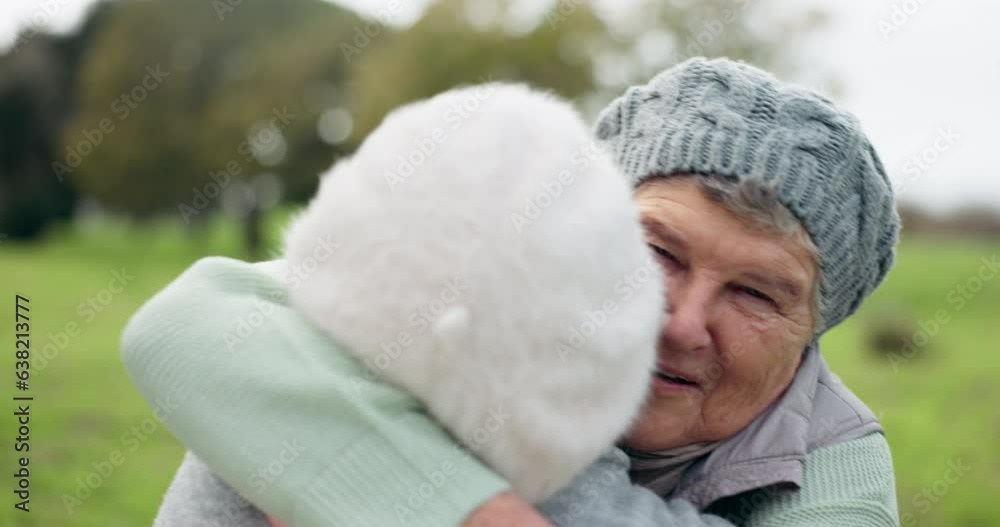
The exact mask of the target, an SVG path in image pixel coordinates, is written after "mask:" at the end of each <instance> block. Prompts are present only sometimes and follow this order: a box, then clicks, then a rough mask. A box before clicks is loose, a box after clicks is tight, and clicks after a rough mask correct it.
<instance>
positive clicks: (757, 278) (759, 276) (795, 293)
mask: <svg viewBox="0 0 1000 527" xmlns="http://www.w3.org/2000/svg"><path fill="white" fill-rule="evenodd" d="M743 276H744V277H745V278H746V279H747V280H749V281H751V282H756V283H759V284H765V285H767V286H770V287H773V288H775V289H777V290H778V291H781V292H782V293H783V294H785V295H786V296H787V297H788V298H789V299H790V300H793V301H795V300H798V299H799V297H801V296H802V287H801V286H800V285H799V284H798V283H797V282H796V281H795V280H791V279H788V278H785V277H784V276H776V275H772V274H766V273H758V272H753V271H751V272H747V273H743Z"/></svg>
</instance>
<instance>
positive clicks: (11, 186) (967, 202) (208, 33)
mask: <svg viewBox="0 0 1000 527" xmlns="http://www.w3.org/2000/svg"><path fill="white" fill-rule="evenodd" d="M998 15H1000V5H998V4H997V3H996V2H987V1H968V2H961V3H958V2H943V1H940V0H920V1H918V0H896V1H888V0H886V1H875V2H872V1H866V0H852V1H845V2H820V1H799V2H791V1H777V0H775V1H754V2H750V1H722V0H702V1H693V0H687V1H682V0H671V1H666V0H659V1H646V0H621V1H615V0H605V1H599V0H595V1H593V2H589V1H586V0H562V1H555V0H548V1H546V0H509V1H501V0H439V1H437V2H430V3H429V2H426V1H404V0H350V1H348V0H344V1H343V2H342V3H337V2H325V1H321V0H281V1H280V2H279V1H277V0H275V1H270V2H266V1H256V2H250V1H246V0H214V1H210V0H170V1H159V0H134V1H118V2H96V1H94V0H31V1H24V0H14V1H11V0H5V3H4V5H3V7H0V48H2V49H0V277H2V280H3V282H2V283H3V289H2V291H0V293H2V295H3V297H4V302H3V303H4V307H2V308H0V315H2V316H0V319H2V320H4V321H5V322H3V323H2V324H0V341H2V342H4V343H5V344H6V345H7V347H8V349H9V348H12V347H13V345H14V340H15V338H14V332H15V331H14V326H13V319H14V316H13V311H14V306H13V304H14V296H15V294H22V295H25V296H27V297H29V298H30V302H31V303H30V306H31V309H32V311H31V315H32V328H33V329H32V343H33V348H34V350H35V358H34V360H35V362H34V364H33V374H32V378H31V386H30V391H29V393H30V394H31V395H34V396H35V401H34V402H33V404H32V421H31V426H32V444H31V447H32V450H31V465H30V467H31V469H32V488H31V491H32V494H31V508H32V512H31V513H30V514H24V513H22V512H20V511H17V510H15V509H14V508H13V503H14V501H15V500H14V497H13V496H12V495H11V494H10V489H11V488H12V485H13V483H12V481H13V478H11V477H10V476H9V475H5V476H4V477H3V485H2V489H3V495H4V496H5V498H4V499H3V503H2V505H0V507H2V508H0V511H2V512H0V525H4V526H7V525H10V526H14V525H16V526H24V527H34V526H45V527H49V526H95V527H96V526H101V527H118V526H122V527H125V526H128V527H131V526H145V525H150V524H151V522H152V518H153V516H154V514H155V511H156V509H157V506H158V504H159V501H160V499H161V498H162V495H163V492H164V490H165V489H166V486H167V484H168V482H169V481H170V479H171V477H172V475H173V472H174V470H175V469H176V467H177V465H178V463H179V461H180V458H181V455H182V453H183V448H182V447H181V445H180V444H179V443H178V442H177V441H176V440H175V439H174V438H173V437H172V436H171V435H170V434H169V432H167V431H166V430H164V429H163V427H162V426H159V424H158V422H156V421H155V420H154V419H153V416H152V413H151V410H150V408H149V407H148V406H147V405H146V404H145V402H144V401H143V400H142V399H141V398H140V396H139V394H138V392H137V391H136V390H135V388H134V387H133V386H132V385H131V384H130V381H129V379H128V377H127V375H126V372H125V370H124V368H123V367H122V365H121V362H120V360H119V349H118V343H119V336H120V334H121V330H122V328H123V325H124V324H125V322H126V320H127V319H128V317H129V316H130V314H131V313H133V312H134V311H135V310H136V309H137V308H138V307H139V306H140V305H141V304H142V303H143V302H144V301H145V300H146V299H148V298H149V297H150V296H151V295H152V294H153V293H155V292H156V291H157V290H159V289H160V288H162V287H163V286H164V285H165V284H166V283H167V282H168V281H170V280H171V279H172V278H173V277H175V276H177V275H178V274H179V273H180V272H181V271H182V270H183V269H185V268H186V267H187V266H188V265H190V264H191V263H192V262H193V261H195V260H196V259H198V258H200V257H202V256H205V255H212V254H216V255H228V256H233V257H238V258H243V259H253V260H259V259H267V258H270V257H272V256H274V255H275V254H276V252H275V251H276V250H277V248H278V246H279V241H280V234H281V230H282V227H283V225H284V223H285V222H286V221H287V220H288V218H289V217H290V215H291V214H292V213H293V212H294V210H295V209H296V207H299V206H301V204H302V203H303V202H304V200H306V199H307V198H308V197H309V196H310V195H311V193H312V192H313V191H314V189H315V188H316V184H317V177H318V174H319V173H321V172H322V171H323V170H324V169H325V168H326V167H328V166H329V165H330V164H331V163H332V162H333V161H334V160H336V159H338V158H340V157H342V156H345V155H348V154H349V153H350V152H351V151H352V150H353V149H354V148H356V147H357V145H358V144H359V143H360V141H361V140H362V139H363V138H364V137H365V135H366V134H367V133H368V132H369V131H370V130H372V129H373V128H374V127H375V126H376V125H377V124H378V123H379V121H380V120H381V119H382V118H383V117H384V115H385V114H386V112H388V111H389V110H391V109H392V108H394V107H396V106H398V105H400V104H402V103H405V102H408V101H412V100H416V99H420V98H423V97H427V96H429V95H432V94H434V93H437V92H440V91H442V90H445V89H448V88H451V87H454V86H456V85H461V84H468V83H475V82H480V81H482V80H486V79H493V80H505V79H506V80H522V81H527V82H530V83H532V84H534V85H537V86H541V87H544V88H548V89H550V90H552V91H554V92H556V93H558V94H561V95H563V96H565V97H568V98H571V99H572V100H573V101H574V102H575V103H576V104H577V105H578V107H579V108H580V109H581V111H583V112H584V113H585V115H587V116H588V118H593V117H594V116H595V114H596V112H597V111H598V110H599V109H600V108H601V107H602V106H603V105H605V104H607V103H608V102H609V101H610V100H611V99H612V98H613V97H614V96H615V95H617V94H619V93H621V92H622V91H623V90H624V88H625V87H626V86H628V85H630V84H633V83H639V82H643V81H645V80H647V79H648V78H649V77H651V76H652V75H653V74H655V73H656V72H657V71H659V70H661V69H663V68H665V67H668V66H670V65H672V64H676V63H678V62H680V61H682V60H684V59H686V58H688V57H690V56H695V55H706V56H730V57H734V58H741V59H745V60H748V61H751V62H753V63H755V64H757V65H760V66H762V67H764V68H767V69H770V70H772V71H774V72H775V73H776V74H777V75H779V76H780V77H783V78H785V79H789V80H793V81H796V82H799V83H802V84H804V85H807V86H810V87H812V88H814V89H817V90H820V91H822V92H824V93H827V94H829V95H830V96H831V97H833V98H835V99H837V100H839V101H843V104H844V105H845V106H846V107H848V108H849V109H851V110H852V111H854V112H855V113H856V114H858V116H859V117H860V118H861V120H862V123H863V124H864V125H865V127H866V128H867V129H868V130H869V131H870V133H871V135H872V137H873V140H874V142H875V144H876V147H877V148H879V150H880V152H881V153H882V157H883V161H884V162H885V164H886V167H887V170H888V171H889V174H890V176H891V178H892V180H893V184H894V186H895V187H896V190H897V194H898V196H899V200H900V206H901V214H902V216H903V219H904V236H903V241H902V244H901V247H900V252H899V255H898V263H897V265H896V267H895V269H894V271H893V272H892V273H891V274H890V276H889V278H888V281H887V282H886V283H885V285H884V286H883V287H882V288H881V289H879V291H877V292H876V294H875V295H874V297H873V298H872V299H871V300H870V301H869V302H868V303H867V304H866V305H865V306H864V307H863V309H862V310H861V311H860V312H859V313H858V314H857V315H856V316H855V317H853V318H852V319H851V320H850V321H849V322H847V323H845V324H843V325H842V326H841V327H839V328H837V329H836V330H834V331H832V332H831V333H830V334H829V335H828V336H826V337H825V338H824V341H823V343H822V346H823V349H824V354H825V356H826V357H827V359H828V361H829V362H830V363H831V365H832V366H833V368H834V370H835V371H837V372H838V373H839V374H840V375H841V377H842V378H843V379H844V381H845V382H846V383H847V384H848V385H849V386H850V387H851V388H852V389H853V390H854V391H855V392H856V393H857V394H858V395H859V396H860V397H861V398H862V399H863V400H865V401H866V402H867V403H868V404H869V405H870V406H871V407H872V409H873V410H875V412H876V413H878V414H879V415H880V416H881V418H882V421H883V424H884V425H885V428H886V431H887V437H888V439H889V442H890V444H891V446H892V451H893V459H894V463H895V466H896V471H897V472H896V475H897V495H898V500H899V505H900V512H901V517H902V520H903V525H904V526H928V527H930V526H951V525H963V526H976V525H982V526H995V525H1000V504H998V503H997V498H996V497H997V496H998V495H1000V452H998V447H1000V410H998V409H1000V389H998V387H997V379H998V378H1000V353H998V352H1000V279H995V276H994V275H996V274H997V273H998V272H1000V271H998V270H997V269H996V263H995V262H997V258H998V257H1000V171H998V169H997V168H996V167H997V164H996V161H995V158H993V157H992V156H994V155H995V153H996V148H995V146H994V144H993V142H994V141H995V140H996V139H997V137H998V136H997V134H996V131H995V130H996V127H997V122H998V120H1000V103H998V101H997V99H996V94H997V93H1000V37H998V33H997V32H996V31H995V30H994V28H993V26H994V25H995V23H996V22H995V21H996V20H997V19H998ZM43 353H44V354H43ZM3 361H4V364H3V366H2V368H0V371H2V372H3V375H2V383H0V384H2V387H0V393H2V395H3V397H2V399H3V400H5V401H9V400H10V399H9V397H10V396H13V395H20V393H18V392H17V391H16V390H15V388H14V381H15V379H14V378H13V377H14V376H13V374H12V372H13V366H14V364H13V361H14V358H13V353H10V354H5V355H4V356H3ZM5 404H7V406H5V407H4V408H3V410H2V412H0V415H2V417H0V434H2V436H3V439H2V440H0V444H2V445H4V446H3V447H2V448H0V467H2V470H3V472H4V474H7V472H8V470H13V467H15V459H14V456H13V454H14V452H13V449H12V448H10V447H9V446H10V445H9V444H10V443H11V442H12V437H8V436H12V435H13V431H14V430H16V427H15V422H14V418H13V416H12V415H11V413H12V411H13V407H10V408H8V407H9V406H10V404H9V403H5ZM8 410H10V411H8ZM116 450H117V451H120V452H122V453H123V455H124V461H123V462H122V463H121V464H120V465H116V466H115V467H114V469H113V472H112V473H110V474H107V475H104V474H100V473H99V471H98V470H97V469H96V468H95V467H99V466H101V465H102V464H104V463H105V462H106V461H108V459H109V456H110V455H111V454H112V452H114V451H116Z"/></svg>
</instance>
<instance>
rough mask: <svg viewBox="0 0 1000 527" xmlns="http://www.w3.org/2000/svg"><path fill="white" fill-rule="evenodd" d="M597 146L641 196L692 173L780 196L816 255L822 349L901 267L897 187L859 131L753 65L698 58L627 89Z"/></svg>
mask: <svg viewBox="0 0 1000 527" xmlns="http://www.w3.org/2000/svg"><path fill="white" fill-rule="evenodd" d="M597 136H598V138H599V139H600V140H601V141H602V142H604V143H605V144H606V145H607V146H608V147H609V149H610V150H611V151H612V153H613V155H614V156H615V160H616V161H617V162H618V163H619V165H620V166H621V167H622V168H623V169H624V170H625V172H626V174H628V175H629V177H631V178H632V180H633V181H634V183H635V184H636V185H638V184H639V183H641V182H642V181H643V180H645V179H647V178H649V177H651V176H655V175H670V174H678V173H692V174H698V175H701V176H707V177H725V178H729V179H731V180H735V181H737V182H739V181H747V180H757V181H759V182H761V183H763V184H765V185H766V186H767V187H769V188H772V189H773V190H774V192H775V194H776V196H777V198H778V200H779V201H780V202H781V203H782V204H783V205H784V206H785V207H786V208H788V210H789V211H790V212H791V213H792V214H793V215H794V216H795V217H796V218H798V220H799V221H800V222H801V223H802V225H803V226H804V228H805V230H806V231H807V232H808V233H809V236H810V237H811V238H812V241H813V243H814V244H815V245H816V248H817V249H818V251H819V266H820V273H819V274H820V299H819V308H820V321H821V323H820V326H819V327H818V328H817V331H816V334H815V338H818V337H819V335H821V334H822V333H824V332H825V331H826V330H827V329H829V328H831V327H833V326H835V325H837V324H838V323H840V322H841V321H842V320H844V319H845V318H847V317H848V316H850V315H851V314H852V313H854V312H855V311H856V310H857V308H858V306H860V305H861V302H862V300H864V298H865V297H866V296H868V294H869V293H871V292H872V291H873V290H874V289H875V287H876V286H878V284H879V283H880V282H881V281H882V279H883V278H884V277H885V275H886V273H887V272H888V271H889V268H890V267H891V266H892V262H893V259H894V255H895V245H896V240H897V239H898V235H899V216H898V214H897V213H896V209H895V205H894V201H893V194H892V185H891V184H890V182H889V179H888V177H887V176H886V173H885V169H884V168H883V166H882V163H881V161H879V158H878V155H877V154H876V153H875V150H874V149H873V148H872V145H871V143H870V142H869V141H868V138H867V137H865V135H864V133H863V132H862V131H861V128H860V126H859V124H858V121H857V119H856V118H855V117H854V116H853V115H851V114H849V113H847V112H845V111H843V110H841V109H839V108H837V107H836V106H834V104H833V103H832V102H831V101H830V100H828V99H826V98H825V97H823V96H821V95H818V94H816V93H814V92H811V91H808V90H806V89H803V88H799V87H796V86H791V85H788V84H785V83H782V82H780V81H778V80H777V79H775V78H774V77H773V76H771V75H770V74H768V73H767V72H764V71H761V70H759V69H757V68H754V67H752V66H749V65H747V64H743V63H739V62H734V61H731V60H727V59H713V60H707V59H704V58H695V59H691V60H688V61H686V62H684V63H682V64H679V65H677V66H675V67H672V68H670V69H668V70H666V71H664V72H662V73H660V74H659V75H657V76H656V77H654V78H653V79H652V80H651V81H649V83H648V84H646V85H644V86H633V87H631V88H629V89H628V90H627V91H626V92H625V94H624V95H623V96H621V97H619V98H618V99H616V100H615V101H614V102H612V103H611V104H610V105H609V106H608V107H607V108H606V109H605V110H604V111H603V112H602V114H601V116H600V118H599V119H598V123H597Z"/></svg>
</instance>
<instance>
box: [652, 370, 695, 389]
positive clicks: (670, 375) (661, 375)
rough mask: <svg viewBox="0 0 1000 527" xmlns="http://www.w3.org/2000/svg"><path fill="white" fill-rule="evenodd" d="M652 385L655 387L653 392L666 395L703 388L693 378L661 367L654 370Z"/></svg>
mask: <svg viewBox="0 0 1000 527" xmlns="http://www.w3.org/2000/svg"><path fill="white" fill-rule="evenodd" d="M650 384H651V385H652V387H653V391H655V392H666V393H676V392H684V391H692V390H698V389H700V388H701V385H700V384H698V383H697V382H696V381H694V380H692V379H691V378H689V377H686V376H684V375H682V374H680V373H678V372H676V371H673V370H670V371H667V370H665V369H664V368H663V367H660V366H657V367H656V369H655V370H653V374H652V380H651V383H650Z"/></svg>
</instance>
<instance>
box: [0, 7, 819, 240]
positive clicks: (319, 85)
mask: <svg viewBox="0 0 1000 527" xmlns="http://www.w3.org/2000/svg"><path fill="white" fill-rule="evenodd" d="M385 4H386V5H388V6H391V5H392V4H393V3H392V2H387V3H385ZM522 4H523V2H513V1H511V0H440V1H438V2H436V3H433V4H432V5H431V6H430V7H429V8H428V9H427V10H426V12H425V13H424V14H423V16H422V17H421V18H420V19H419V20H418V21H417V22H415V23H414V24H413V25H412V26H409V27H405V28H399V27H395V26H387V25H385V23H386V17H385V16H384V15H385V14H386V11H387V9H385V8H384V9H383V10H382V12H380V13H377V14H376V15H374V16H373V17H372V18H367V19H366V18H361V17H359V16H358V15H357V14H355V13H353V12H352V11H348V10H346V9H344V8H341V7H338V6H337V5H336V4H333V3H329V2H325V1H322V0H285V1H282V2H239V3H236V2H223V1H220V2H205V1H203V0H170V1H167V0H143V1H138V0H131V1H129V0H122V1H118V2H113V3H107V4H103V6H102V8H101V9H100V10H95V11H94V15H93V16H92V18H93V17H94V16H96V13H98V11H100V12H101V13H104V18H106V21H105V23H103V24H101V26H100V28H99V29H100V30H99V31H91V32H90V33H89V34H88V35H86V42H85V43H84V42H81V43H80V44H79V45H78V46H77V49H78V50H79V53H80V54H81V58H80V59H79V60H78V61H76V62H74V64H73V66H72V67H63V66H62V63H60V62H57V61H53V60H52V59H43V60H40V61H39V62H40V63H41V64H42V65H41V66H40V67H41V68H42V69H46V68H47V69H48V70H51V71H52V72H67V71H69V72H71V73H64V74H63V76H59V75H57V74H55V73H50V74H47V75H45V76H43V78H42V79H43V80H38V81H37V82H36V83H35V84H34V85H32V86H35V85H37V88H31V89H25V90H22V92H23V93H24V94H25V95H24V97H27V98H29V99H30V103H24V102H21V101H20V100H19V99H17V98H16V95H7V96H4V95H2V94H0V108H2V107H6V106H4V105H7V106H10V105H13V106H15V107H17V108H29V109H30V110H29V111H27V112H26V114H25V115H26V117H24V118H25V119H28V120H37V121H39V122H43V123H49V124H46V125H45V126H46V128H45V129H44V130H43V131H41V132H40V136H41V137H44V138H46V139H45V140H46V141H48V142H49V143H52V145H51V146H49V147H46V148H44V149H42V150H41V151H43V152H48V154H47V155H48V156H49V160H48V161H49V162H48V163H35V164H34V165H32V167H33V168H31V169H30V171H31V174H32V177H33V178H34V179H35V180H37V181H44V182H46V184H45V186H46V188H50V191H51V192H53V193H58V192H65V191H66V189H67V188H69V187H68V185H67V184H65V183H58V184H53V181H56V182H58V181H59V179H60V178H64V179H66V180H67V181H69V182H71V183H72V185H73V186H75V187H76V188H79V190H80V192H81V193H82V194H83V195H86V196H89V197H93V198H94V199H95V200H96V203H97V204H99V205H100V206H101V207H102V208H104V209H108V210H111V211H113V212H118V213H123V214H125V215H127V216H128V217H131V218H133V219H138V220H145V219H148V218H150V217H152V216H154V215H158V214H164V213H166V214H171V215H174V217H175V218H177V219H179V220H184V221H185V222H196V223H200V220H204V219H205V216H207V214H204V213H206V212H212V211H214V210H216V209H219V208H220V207H221V208H227V210H230V209H232V210H237V211H240V210H241V211H242V213H243V214H245V216H244V217H246V218H248V221H247V223H248V224H249V223H253V222H255V221H257V220H256V219H255V218H257V217H258V216H259V215H258V212H259V210H258V209H257V208H253V207H252V206H251V207H250V208H247V207H245V206H237V207H235V208H233V207H227V205H231V204H232V203H237V202H242V201H243V200H246V201H249V202H253V201H254V199H255V198H254V196H256V194H254V193H253V192H250V194H252V195H251V197H250V198H245V196H243V195H240V196H236V199H235V200H233V199H229V198H231V197H233V196H234V195H236V194H239V192H236V191H241V192H244V193H246V192H249V191H247V190H246V189H247V188H253V187H252V186H251V187H245V186H244V183H254V182H256V180H257V179H258V176H260V175H262V174H269V175H273V176H275V178H276V180H277V181H280V183H281V186H282V188H283V196H284V197H285V198H286V199H290V200H293V201H303V200H305V199H306V198H308V197H309V196H310V195H311V194H312V192H313V191H314V189H315V187H316V184H317V181H318V175H319V174H320V173H321V172H323V171H324V170H325V169H326V168H327V167H328V166H329V165H330V164H331V162H332V161H334V160H335V159H337V158H339V157H342V156H344V155H348V154H349V153H350V152H352V151H353V150H354V149H355V148H356V147H357V146H358V144H359V143H360V142H361V141H362V140H363V138H364V137H365V136H366V135H367V134H368V133H369V132H370V131H371V130H372V129H373V128H374V127H375V126H377V125H378V123H379V122H380V121H381V120H382V118H383V117H384V116H385V114H386V113H388V112H389V111H391V110H392V109H393V108H396V107H397V106H399V105H400V104H403V103H406V102H410V101H414V100H418V99H422V98H426V97H428V96H431V95H433V94H435V93H438V92H441V91H443V90H446V89H449V88H452V87H455V86H457V85H462V84H470V83H478V82H484V81H487V80H510V81H523V82H528V83H531V84H533V85H535V86H538V87H542V88H547V89H550V90H552V91H553V92H555V93H557V94H559V95H562V96H564V97H568V98H571V99H574V100H576V101H578V102H579V103H580V104H581V106H582V107H583V109H584V111H585V112H586V113H588V114H589V115H591V116H592V115H593V114H595V113H596V111H597V110H599V108H600V107H601V106H603V105H605V104H606V103H607V102H608V101H609V100H610V99H611V98H612V97H614V96H615V95H617V94H619V93H621V92H622V90H623V89H624V88H625V87H626V86H627V85H629V84H633V83H638V82H644V81H645V80H648V78H649V77H651V76H652V75H653V74H655V73H656V72H658V71H660V70H662V69H663V68H665V67H667V66H669V65H671V64H674V63H677V62H679V61H681V60H683V59H686V58H688V57H690V56H694V55H708V56H718V55H727V56H731V57H734V58H743V59H747V60H751V61H753V62H755V63H757V64H759V65H761V66H764V67H768V68H772V69H776V70H778V71H779V72H782V71H788V70H790V69H792V66H790V65H789V63H787V60H788V59H787V57H788V56H789V55H788V53H787V52H786V51H787V50H788V49H789V43H790V42H793V41H794V40H795V39H796V38H800V37H801V36H803V35H805V34H807V33H808V32H809V31H810V30H812V29H813V28H815V27H816V26H818V25H820V24H822V23H823V20H824V17H823V16H822V15H819V14H817V13H815V12H812V11H804V10H801V9H800V10H797V11H796V13H797V14H795V15H783V16H781V17H774V16H770V17H769V16H766V15H765V14H764V13H763V12H762V10H761V8H760V7H759V4H755V5H754V6H751V3H750V2H747V1H723V0H706V1H703V2H690V1H687V2H685V1H678V0H675V1H671V2H662V1H656V2H654V1H646V2H640V3H639V4H638V5H637V7H636V8H635V9H631V10H627V9H619V10H612V11H611V12H599V11H598V10H596V9H595V8H594V7H593V6H592V5H591V4H590V2H588V1H587V0H562V1H557V2H551V3H550V4H548V6H547V9H542V10H536V12H535V13H533V14H531V15H530V16H525V15H524V13H523V10H519V6H521V5H522ZM522 7H523V6H522ZM542 7H545V6H544V5H542ZM762 21H766V23H763V24H762V23H761V22H762ZM81 38H83V37H81ZM84 44H86V45H84ZM12 54H19V55H17V56H15V59H16V60H21V61H23V60H26V59H27V58H28V57H29V53H28V52H27V51H26V50H23V49H22V50H16V51H14V52H12ZM20 77H24V76H19V78H20ZM25 78H27V77H25ZM53 90H55V92H54V94H53V92H52V91H53ZM53 100H57V103H56V104H53V103H52V101H53ZM71 103H72V104H71ZM54 108H63V110H60V111H61V112H62V114H60V115H62V118H59V119H53V118H46V112H50V111H52V110H53V109H54ZM68 111H73V114H72V119H71V120H70V121H69V122H68V123H67V122H65V121H66V118H65V115H63V114H65V113H66V112H68ZM43 157H44V156H43ZM5 172H6V170H5ZM227 172H228V173H227ZM5 177H6V176H5ZM219 184H221V186H222V187H223V191H220V190H219ZM220 194H224V195H220ZM256 201H257V202H258V203H259V202H260V201H261V200H260V198H259V196H258V197H257V198H256ZM37 210H43V209H40V208H39V209H37ZM248 211H249V214H248V213H247V212H248ZM251 227H252V226H248V228H247V231H248V233H249V232H250V231H252V230H253V228H251ZM2 228H3V227H2V225H0V229H2ZM0 232H2V230H0ZM252 239H253V236H251V235H249V234H248V240H251V241H252Z"/></svg>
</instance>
